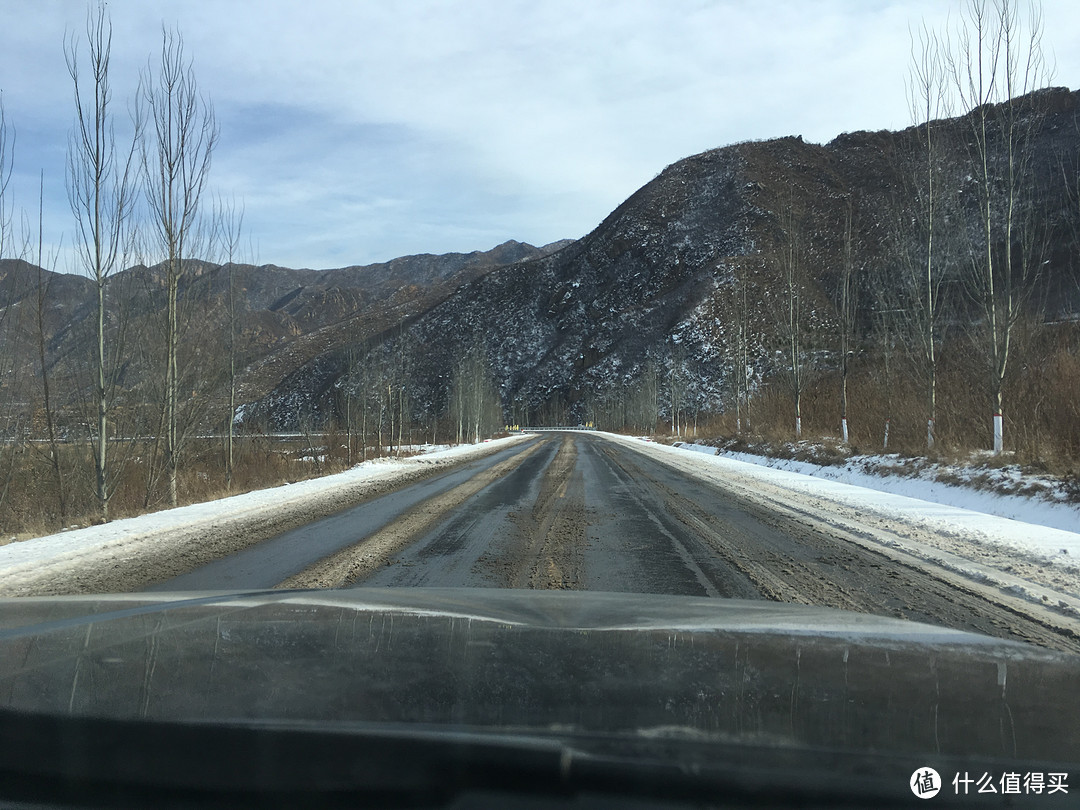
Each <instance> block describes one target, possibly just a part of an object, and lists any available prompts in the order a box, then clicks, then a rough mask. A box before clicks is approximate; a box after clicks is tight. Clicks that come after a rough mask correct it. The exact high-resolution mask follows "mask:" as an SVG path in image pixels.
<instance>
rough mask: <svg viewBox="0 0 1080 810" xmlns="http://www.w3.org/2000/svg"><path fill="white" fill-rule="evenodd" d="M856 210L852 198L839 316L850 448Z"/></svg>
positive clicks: (843, 427) (844, 423)
mask: <svg viewBox="0 0 1080 810" xmlns="http://www.w3.org/2000/svg"><path fill="white" fill-rule="evenodd" d="M854 217H855V213H854V207H853V204H852V201H851V198H850V197H849V198H848V200H847V206H846V207H845V209H844V232H843V236H842V247H843V250H842V255H841V262H840V279H839V285H838V290H837V302H836V314H837V325H838V327H839V331H840V341H839V343H840V435H841V437H842V438H843V440H844V443H845V444H846V443H847V442H848V439H849V435H848V371H849V367H850V361H851V355H852V353H853V352H854V346H855V316H856V284H855V281H856V279H855V234H854V231H853V221H854Z"/></svg>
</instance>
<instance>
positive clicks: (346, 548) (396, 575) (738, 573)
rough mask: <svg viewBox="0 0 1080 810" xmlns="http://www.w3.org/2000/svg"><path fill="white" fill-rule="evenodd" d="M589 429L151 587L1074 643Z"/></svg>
mask: <svg viewBox="0 0 1080 810" xmlns="http://www.w3.org/2000/svg"><path fill="white" fill-rule="evenodd" d="M842 534H843V533H842V532H831V531H829V528H828V526H823V525H821V524H820V523H816V522H814V521H808V520H805V519H800V518H799V517H798V516H797V515H795V514H793V513H790V512H789V513H786V514H781V513H778V512H777V510H771V509H769V508H767V507H766V506H763V505H762V504H760V503H758V502H754V501H753V500H752V499H748V498H746V497H745V495H744V494H740V493H739V492H738V491H736V490H735V489H731V490H727V489H725V488H724V487H722V486H721V485H718V484H714V483H708V482H705V481H702V480H699V479H696V478H694V477H692V476H689V475H687V474H685V473H683V472H680V471H679V470H677V469H675V468H673V467H671V466H669V465H667V464H664V463H662V462H660V461H658V460H656V459H655V458H653V457H651V456H649V455H646V454H643V453H640V452H637V451H635V450H633V449H632V448H631V447H629V446H627V445H626V444H624V443H620V442H613V441H609V440H606V439H604V438H602V437H599V436H596V435H592V434H589V433H576V432H575V433H569V432H568V433H564V434H559V433H551V434H542V435H541V436H540V437H538V438H537V439H535V440H533V441H529V442H525V443H523V444H518V445H514V446H511V447H509V448H506V449H503V450H500V451H498V452H496V453H494V454H492V455H490V456H487V457H485V458H483V459H480V460H475V461H472V462H469V463H467V464H465V465H463V466H461V467H457V468H454V469H452V470H451V471H449V472H446V473H443V474H441V475H438V476H434V477H431V478H428V479H426V480H424V481H421V482H419V483H416V484H413V485H411V486H407V487H404V488H402V489H399V490H396V491H394V492H390V493H388V494H385V495H382V496H380V497H377V498H373V499H371V500H369V501H367V502H365V503H363V504H361V505H359V506H355V507H352V508H350V509H347V510H345V511H343V512H341V513H339V514H337V515H334V516H332V517H330V518H327V519H324V520H321V521H318V522H315V523H312V524H309V525H308V526H305V527H303V528H301V529H297V530H295V531H291V532H287V533H285V534H283V535H280V536H279V537H277V538H274V539H272V540H268V541H266V542H263V543H260V544H258V545H255V546H252V547H251V548H249V549H247V550H245V551H242V552H239V553H236V554H233V555H231V556H229V557H225V558H222V559H220V560H218V561H216V562H214V563H211V564H208V565H205V566H203V567H201V568H197V569H195V570H193V571H191V572H190V573H188V574H186V575H184V576H181V577H178V578H176V579H171V580H168V581H165V582H162V583H160V584H159V585H157V586H156V587H155V588H154V589H155V590H163V591H164V590H210V589H230V590H232V589H248V588H253V589H261V588H272V587H355V586H367V585H379V586H435V587H439V586H470V587H500V588H505V587H512V588H573V589H588V590H604V591H630V592H639V593H665V594H683V595H698V596H711V597H737V598H749V599H772V600H777V601H785V602H801V603H806V604H817V605H823V606H827V607H838V608H844V609H849V610H857V611H861V612H867V613H875V614H881V615H890V616H899V617H903V618H908V619H913V620H917V621H926V622H930V623H933V624H941V625H947V626H951V627H957V628H961V629H967V630H975V631H978V632H983V633H987V634H990V635H995V636H1001V637H1006V638H1017V639H1022V640H1028V641H1035V642H1037V643H1040V644H1043V645H1045V646H1049V647H1053V648H1057V649H1065V650H1073V651H1076V650H1080V644H1078V643H1077V639H1076V637H1075V635H1070V634H1069V633H1065V632H1062V631H1061V630H1060V629H1059V628H1054V627H1050V626H1048V625H1047V624H1046V623H1045V622H1041V621H1039V620H1038V618H1033V617H1028V616H1025V615H1020V614H1019V613H1018V612H1017V611H1016V610H1015V608H1010V607H1009V606H1008V605H1003V604H999V603H997V602H995V601H993V600H991V599H988V598H986V595H985V594H981V593H979V592H978V591H977V590H968V589H964V588H958V587H957V585H956V582H954V581H948V578H947V577H940V576H937V575H935V573H934V572H933V571H931V570H927V569H926V568H924V567H920V566H914V565H905V564H903V563H902V562H898V561H897V560H896V559H895V557H894V556H890V555H886V554H884V553H879V552H877V551H874V550H872V549H868V548H866V547H865V545H863V544H856V543H852V542H849V541H848V540H845V539H844V537H843V536H842Z"/></svg>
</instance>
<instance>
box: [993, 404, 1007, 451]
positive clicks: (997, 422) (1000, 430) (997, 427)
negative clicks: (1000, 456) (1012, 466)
mask: <svg viewBox="0 0 1080 810" xmlns="http://www.w3.org/2000/svg"><path fill="white" fill-rule="evenodd" d="M1004 435H1005V425H1004V421H1003V420H1002V418H1001V414H1000V413H995V414H994V453H995V454H997V453H1000V452H1001V451H1002V449H1003V447H1004V439H1003V437H1004Z"/></svg>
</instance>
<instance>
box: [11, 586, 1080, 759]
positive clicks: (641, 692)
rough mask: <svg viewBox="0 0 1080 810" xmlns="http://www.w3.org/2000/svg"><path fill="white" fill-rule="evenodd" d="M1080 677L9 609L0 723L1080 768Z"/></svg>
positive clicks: (688, 601) (335, 615)
mask: <svg viewBox="0 0 1080 810" xmlns="http://www.w3.org/2000/svg"><path fill="white" fill-rule="evenodd" d="M1078 676H1080V657H1077V656H1072V655H1068V654H1064V653H1056V652H1052V651H1048V650H1045V649H1042V648H1039V647H1034V646H1031V645H1027V644H1022V643H1017V642H1009V641H1003V640H1000V639H992V638H988V637H984V636H980V635H974V634H970V633H965V632H961V631H956V630H949V629H944V628H940V627H932V626H929V625H925V624H918V623H913V622H908V621H903V620H899V619H891V618H885V617H879V616H870V615H865V614H856V613H848V612H844V611H838V610H831V609H825V608H815V607H807V606H802V605H788V604H776V603H770V602H760V601H744V600H724V599H704V598H688V597H675V596H652V595H641V594H613V593H591V592H538V591H501V590H495V589H419V588H418V589H357V590H351V591H268V592H265V591H264V592H239V593H197V594H193V593H184V594H178V593H176V594H127V595H112V596H94V597H81V596H80V597H55V598H47V597H40V598H21V599H6V600H0V707H3V708H5V709H8V710H14V711H17V712H28V713H34V714H42V713H45V714H54V715H66V716H71V715H74V716H84V717H104V718H120V719H151V720H166V721H183V722H190V721H195V722H205V721H212V722H239V723H245V722H249V723H250V722H293V723H297V722H298V723H316V724H320V725H323V724H331V725H333V726H334V727H338V728H346V727H348V725H349V724H408V725H411V726H415V727H431V728H454V729H485V730H498V731H504V732H514V733H520V732H528V733H545V734H563V733H566V734H576V733H582V732H587V733H592V734H597V733H599V734H615V735H636V736H639V737H656V738H665V737H667V738H674V737H683V738H686V737H692V738H697V739H716V740H721V741H726V742H731V741H739V742H747V743H753V744H756V745H769V746H800V747H813V748H822V747H828V748H831V749H844V750H858V751H881V752H891V753H907V754H918V753H924V752H929V753H936V754H940V755H953V756H973V755H976V756H990V757H1004V758H1010V759H1027V760H1039V759H1048V760H1055V761H1080V732H1078V729H1077V724H1076V723H1075V718H1076V717H1077V716H1080V690H1078V689H1077V688H1076V684H1077V683H1080V678H1078Z"/></svg>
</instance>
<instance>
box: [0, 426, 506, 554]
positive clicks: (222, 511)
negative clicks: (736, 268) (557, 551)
mask: <svg viewBox="0 0 1080 810" xmlns="http://www.w3.org/2000/svg"><path fill="white" fill-rule="evenodd" d="M520 440H521V437H520V436H510V437H507V438H504V439H497V440H495V441H492V442H487V443H484V444H480V445H459V446H457V447H452V448H448V449H446V448H445V447H441V448H438V449H436V448H431V449H432V450H433V452H429V453H423V454H421V455H418V456H412V457H407V458H400V459H397V458H385V457H384V458H377V459H372V460H371V461H366V462H363V463H361V464H358V465H356V466H355V467H353V468H351V469H349V470H346V471H345V472H341V473H336V474H334V475H328V476H324V477H322V478H312V479H309V480H307V481H299V482H297V483H295V484H283V485H282V486H278V487H271V488H269V489H261V490H255V491H253V492H245V493H243V494H241V495H232V496H229V497H227V498H221V499H219V500H216V501H207V502H205V503H196V504H191V505H189V506H180V507H177V508H175V509H165V510H162V511H160V512H152V513H150V514H147V515H139V516H138V517H133V518H125V519H122V520H115V521H113V522H111V523H106V524H104V525H100V526H89V527H86V528H83V529H75V530H71V531H65V532H60V533H58V534H51V535H47V536H44V537H35V538H32V539H30V540H24V541H21V542H14V543H8V544H7V545H4V546H0V573H10V572H12V571H13V570H15V569H25V568H26V567H27V566H31V565H39V564H41V563H44V562H46V561H49V562H55V561H57V560H58V559H59V558H65V559H69V560H71V561H73V562H75V561H77V560H80V559H89V558H92V557H98V556H100V555H101V554H102V553H108V554H110V555H114V556H117V557H123V556H125V555H126V552H128V551H129V550H133V549H135V548H136V547H137V546H139V545H140V544H142V543H144V542H146V541H151V542H153V541H156V540H157V539H159V538H160V539H164V538H166V537H168V536H173V535H184V534H189V533H190V532H191V530H193V529H198V528H199V527H207V528H213V527H216V526H217V524H221V523H226V522H231V521H235V520H238V519H242V518H244V519H246V518H257V517H258V516H260V515H262V514H269V513H273V512H277V511H280V510H282V509H283V508H287V507H289V506H290V505H296V504H301V503H304V502H306V501H309V500H312V499H315V498H319V499H326V498H327V497H330V498H333V496H334V494H335V493H337V492H340V493H341V494H342V495H343V496H344V494H345V493H346V492H348V491H349V490H352V489H355V487H356V486H357V485H358V484H362V483H365V482H376V481H380V480H382V481H390V480H393V479H396V478H398V477H401V476H403V475H406V474H408V473H409V472H411V471H415V470H416V469H418V468H421V467H423V466H426V465H430V464H445V463H450V462H454V461H460V460H464V459H467V458H469V457H471V456H481V455H488V454H489V453H491V452H493V451H495V450H497V449H501V448H502V447H503V446H505V445H507V444H512V443H514V442H517V441H520ZM428 447H430V445H429V446H428ZM417 449H422V448H419V447H418V448H417Z"/></svg>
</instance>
